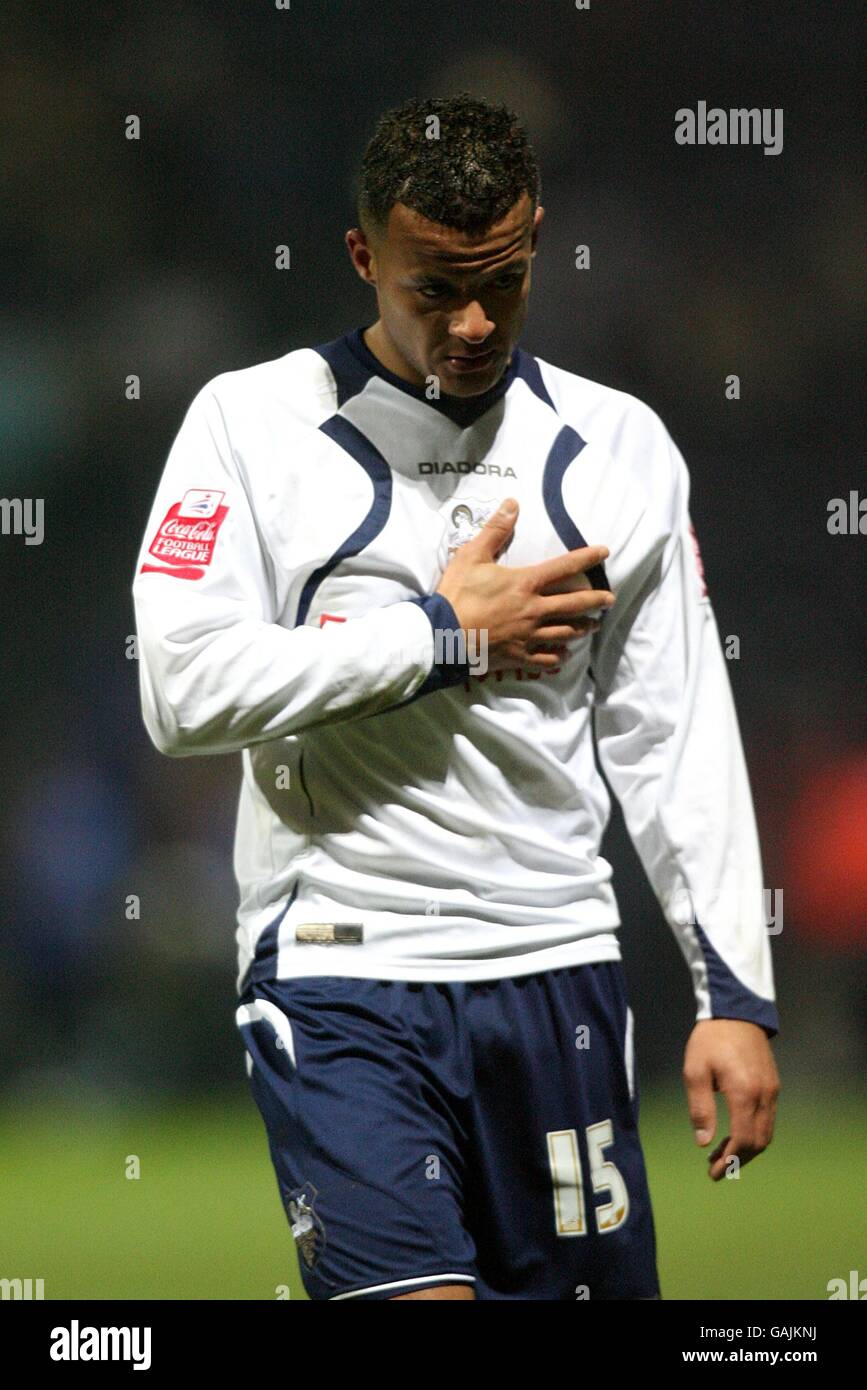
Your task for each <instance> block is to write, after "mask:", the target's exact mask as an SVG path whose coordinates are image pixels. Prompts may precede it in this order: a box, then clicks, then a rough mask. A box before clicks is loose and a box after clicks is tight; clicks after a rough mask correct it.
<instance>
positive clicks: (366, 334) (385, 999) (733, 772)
mask: <svg viewBox="0 0 867 1390" xmlns="http://www.w3.org/2000/svg"><path fill="white" fill-rule="evenodd" d="M542 215H543V214H542V208H541V207H540V206H539V180H538V173H537V169H536V165H535V162H534V159H533V155H532V151H531V150H530V148H529V146H528V144H527V140H526V137H525V135H524V132H523V131H522V129H521V128H520V126H519V125H518V123H517V121H516V120H515V118H514V116H513V115H512V114H511V113H510V112H508V111H507V110H505V109H503V108H492V107H490V106H488V105H487V104H485V103H483V102H480V101H475V100H473V99H471V98H469V97H466V96H462V97H458V98H454V99H449V100H437V101H429V102H411V103H409V104H408V105H406V106H404V107H403V108H401V109H400V110H398V111H394V112H391V113H388V114H386V115H385V116H384V117H383V118H382V119H381V121H380V122H379V125H378V127H377V130H376V132H375V134H374V137H373V139H372V141H371V143H370V145H369V146H368V149H367V151H366V153H365V156H364V161H363V165H362V171H361V181H360V225H359V226H358V227H357V228H355V229H353V230H352V231H350V232H349V233H348V234H347V237H346V242H347V246H348V249H349V254H350V256H351V258H352V262H353V265H354V266H355V269H356V270H357V272H358V273H359V275H360V276H361V277H362V279H364V280H365V281H366V282H367V283H369V284H370V285H372V286H373V287H374V289H375V291H376V295H377V302H378V307H379V316H378V318H377V320H376V322H375V323H373V324H372V325H371V326H370V327H369V328H367V329H366V330H364V331H362V330H356V331H355V332H351V333H349V334H347V335H346V336H345V337H343V338H339V339H337V340H336V341H334V342H331V343H327V344H325V345H323V346H320V347H318V348H315V349H312V348H302V349H299V350H297V351H294V352H290V353H288V354H287V355H286V356H285V357H282V358H280V359H278V360H277V361H274V362H266V363H263V364H261V365H258V366H254V367H251V368H247V369H245V370H242V371H237V372H230V373H226V374H224V375H222V376H219V377H217V378H216V379H215V380H214V381H212V382H211V383H210V384H209V385H208V386H207V387H205V389H204V390H203V391H201V392H200V394H199V395H198V396H197V397H196V399H195V400H194V402H193V404H192V406H191V408H190V411H189V413H188V415H187V417H186V420H185V421H184V424H183V426H182V428H181V431H180V433H179V435H178V437H177V440H176V442H175V444H174V447H173V449H172V452H171V455H170V457H169V460H168V464H167V467H166V470H165V474H164V477H163V480H162V483H161V485H160V488H159V491H158V493H157V498H156V502H155V505H154V510H153V514H152V517H151V521H150V525H149V527H148V532H147V536H146V538H145V542H144V546H143V549H142V554H141V557H140V563H139V570H138V574H137V577H136V580H135V584H134V595H135V601H136V609H137V617H138V632H139V636H140V639H141V654H142V660H141V668H140V669H141V682H142V700H143V708H144V718H145V722H146V725H147V728H148V730H149V732H150V735H151V737H152V738H153V740H154V742H155V744H156V745H157V747H158V748H160V749H161V750H162V751H163V752H166V753H169V754H173V755H179V756H183V755H186V754H195V753H221V752H239V751H240V752H241V753H242V757H243V781H242V789H241V800H240V806H239V813H238V829H237V839H236V849H235V868H236V873H237V877H238V880H239V884H240V891H241V905H240V912H239V930H238V945H239V951H240V976H239V981H238V991H239V994H240V998H241V1002H240V1006H239V1008H238V1012H237V1022H238V1026H239V1028H240V1030H241V1034H242V1036H243V1038H244V1042H245V1046H246V1049H247V1054H248V1059H247V1060H248V1071H249V1073H250V1080H251V1086H252V1089H253V1093H254V1095H255V1098H256V1101H257V1103H258V1105H259V1107H260V1109H261V1111H262V1114H263V1117H264V1120H265V1123H266V1126H267V1131H268V1138H269V1144H270V1149H271V1155H272V1158H273V1161H274V1165H275V1170H276V1173H277V1178H278V1183H279V1187H280V1191H281V1195H282V1198H283V1201H284V1204H285V1206H286V1210H287V1215H288V1217H289V1221H290V1224H291V1227H292V1230H293V1233H294V1235H295V1239H296V1241H297V1247H298V1253H299V1265H300V1269H301V1274H302V1277H303V1280H304V1283H305V1287H306V1289H307V1291H308V1293H309V1294H310V1296H311V1297H312V1298H314V1299H335V1300H336V1299H348V1298H362V1299H391V1298H440V1299H442V1298H455V1299H460V1298H473V1297H478V1298H483V1299H503V1298H506V1299H509V1298H512V1299H528V1298H532V1299H535V1298H543V1299H548V1298H550V1299H574V1298H575V1297H580V1298H583V1297H590V1298H603V1299H623V1298H655V1297H659V1286H658V1281H657V1274H656V1261H655V1246H654V1230H653V1219H652V1214H651V1209H650V1202H649V1195H648V1190H647V1182H646V1176H645V1170H644V1162H643V1157H642V1153H641V1146H640V1142H639V1137H638V1131H637V1105H638V1101H637V1092H636V1087H635V1081H634V1075H633V1047H632V1015H631V1011H630V1010H629V1008H628V1005H627V1000H626V995H625V990H624V980H623V972H622V966H621V963H620V955H619V950H618V944H617V936H616V929H617V927H618V925H619V917H618V912H617V905H616V901H615V898H614V894H613V892H612V888H611V884H610V878H611V868H610V866H609V865H608V863H606V861H605V860H604V859H602V858H601V857H600V855H599V846H600V842H601V838H602V833H603V830H604V828H605V824H606V820H607V816H608V811H609V800H608V795H607V791H606V787H605V783H604V782H603V780H602V778H601V776H600V774H599V772H598V771H597V768H596V765H595V760H594V743H595V747H596V751H597V754H598V759H599V762H600V764H601V768H602V770H603V771H604V773H605V775H606V777H607V779H608V782H609V783H610V785H611V787H612V788H613V790H614V792H615V794H616V795H617V796H618V798H619V800H620V802H621V804H622V807H623V811H624V815H625V818H626V823H627V826H628V828H629V831H630V834H631V836H632V838H633V840H634V842H635V845H636V848H637V850H638V853H639V855H640V856H641V859H642V862H643V864H644V867H645V870H646V872H647V874H648V876H649V878H650V881H651V883H652V885H653V887H654V889H655V891H656V893H657V895H658V897H659V900H660V903H661V904H662V907H663V909H664V911H665V913H666V916H667V918H668V921H669V923H670V925H671V926H672V928H673V929H674V930H675V932H676V934H677V937H678V940H679V942H680V945H681V947H682V949H683V952H684V954H685V956H686V959H687V962H688V964H689V968H690V971H691V973H692V979H693V984H694V988H695V993H696V999H697V1003H698V1013H697V1018H698V1021H697V1023H696V1025H695V1028H694V1031H693V1032H692V1034H691V1036H690V1038H689V1041H688V1044H687V1047H686V1057H685V1064H684V1076H685V1082H686V1087H687V1093H688V1100H689V1111H690V1116H691V1119H692V1123H693V1126H694V1130H695V1135H696V1139H697V1141H698V1143H699V1144H701V1145H703V1146H706V1145H708V1144H709V1143H710V1142H711V1139H712V1137H713V1134H714V1131H715V1128H716V1117H715V1101H714V1095H713V1092H714V1090H715V1089H717V1090H720V1091H721V1092H722V1093H723V1094H724V1095H725V1097H726V1100H727V1102H728V1107H729V1112H730V1121H731V1124H730V1134H729V1135H728V1136H726V1137H725V1138H724V1139H723V1140H722V1142H721V1143H719V1144H718V1145H717V1146H716V1148H715V1149H714V1150H713V1152H712V1153H711V1155H710V1160H709V1171H710V1175H711V1177H712V1178H713V1179H715V1180H719V1179H720V1178H722V1177H723V1176H724V1175H725V1174H726V1173H727V1172H731V1171H732V1165H733V1164H736V1163H745V1162H748V1161H749V1160H750V1159H751V1158H752V1157H753V1156H754V1155H756V1154H757V1153H759V1152H761V1150H762V1149H764V1148H765V1147H766V1145H767V1144H768V1143H769V1142H770V1139H771V1135H772V1130H773V1115H774V1105H775V1100H776V1096H777V1091H778V1081H777V1075H776V1069H775V1066H774V1061H773V1057H772V1055H771V1051H770V1047H769V1043H768V1039H769V1037H771V1036H773V1035H774V1033H775V1032H776V1030H777V1018H776V1011H775V1007H774V1003H773V983H772V975H771V963H770V956H769V949H768V941H767V934H766V931H765V927H764V921H763V915H762V901H761V899H762V876H761V864H760V857H759V849H758V844H757V837H756V829H755V823H754V818H753V809H752V804H751V798H750V791H749V784H748V779H747V773H746V770H745V766H744V759H743V753H742V749H741V744H740V739H739V734H738V727H737V721H736V716H735V712H734V708H733V703H732V698H731V691H730V688H729V684H728V678H727V673H726V669H725V663H724V659H723V656H722V652H721V650H720V643H719V637H718V633H717V629H716V624H715V620H714V617H713V613H712V610H711V607H710V603H709V600H708V598H707V595H706V591H705V587H704V583H703V579H702V575H701V564H700V558H699V555H698V549H697V543H696V542H695V540H694V533H693V532H692V527H691V521H690V517H689V511H688V491H689V479H688V474H687V470H686V466H685V464H684V462H683V459H682V458H681V456H680V454H679V453H678V450H677V449H676V447H675V446H674V444H673V443H672V441H671V439H670V437H669V435H668V433H667V432H666V430H665V428H664V426H663V425H662V423H661V421H660V420H659V419H658V417H657V416H656V415H655V414H654V413H653V412H652V411H651V410H649V409H648V408H647V407H646V406H645V405H643V404H641V403H640V402H639V401H637V400H635V399H634V398H633V397H631V396H628V395H624V394H623V393H621V392H618V391H614V390H611V389H609V388H607V387H604V386H600V385H597V384H595V383H593V382H591V381H587V380H585V379H584V378H582V377H578V376H575V375H573V374H572V373H569V372H565V371H562V370H560V369H558V368H556V367H553V366H551V365H549V364H547V363H544V362H540V361H538V360H537V359H535V358H533V357H531V356H529V355H528V354H526V353H525V352H523V351H522V350H520V349H519V348H518V347H517V341H518V338H519V335H520V332H521V328H522V326H523V323H524V318H525V314H526V309H527V297H528V293H529V289H530V270H531V262H532V259H533V256H534V255H535V250H536V243H537V237H538V232H539V226H540V223H541V221H542ZM510 503H511V504H512V505H511V510H510ZM588 540H589V541H591V542H593V544H590V545H588V544H587V541H588ZM612 605H613V606H612Z"/></svg>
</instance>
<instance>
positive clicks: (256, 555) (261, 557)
mask: <svg viewBox="0 0 867 1390" xmlns="http://www.w3.org/2000/svg"><path fill="white" fill-rule="evenodd" d="M191 488H195V492H196V493H197V494H205V493H209V492H210V493H211V494H214V495H217V494H223V495H222V497H221V498H220V507H221V509H222V508H223V507H224V508H225V509H226V510H225V512H224V513H222V511H221V512H219V513H217V514H216V515H211V516H208V515H207V513H208V512H209V511H212V508H213V500H212V501H211V502H210V503H208V502H207V500H205V502H204V514H203V516H202V518H201V519H197V518H196V517H195V515H193V516H186V517H178V518H177V519H174V518H173V519H172V520H171V521H170V522H169V525H168V527H167V528H166V527H165V525H164V522H165V520H166V519H167V517H168V514H169V512H170V510H171V509H173V508H174V507H175V504H178V503H180V502H181V501H182V499H183V498H184V497H185V495H186V494H187V493H188V492H189V491H190V489H191ZM193 500H194V501H199V500H201V499H200V498H198V497H194V499H193ZM191 526H192V527H194V528H196V529H197V530H198V532H199V533H200V534H202V535H203V536H204V539H203V540H202V543H201V545H200V546H196V545H195V543H194V542H190V541H189V539H188V538H187V537H188V536H189V530H188V528H189V527H191ZM160 532H163V533H164V534H163V536H162V539H161V540H159V541H158V542H157V552H158V553H156V554H154V553H153V551H152V545H153V543H154V542H155V540H156V538H157V536H158V533H160ZM209 532H213V536H212V539H210V540H209V539H208V535H209ZM185 533H186V535H185ZM193 536H195V531H194V532H193ZM185 552H186V553H185ZM133 599H134V603H135V612H136V628H137V634H138V639H139V658H140V662H139V673H140V686H141V699H142V711H143V716H144V722H145V726H146V728H147V731H148V733H149V734H150V737H151V739H152V740H153V742H154V744H155V745H156V747H157V748H158V749H159V750H160V752H162V753H167V754H169V755H171V756H174V757H184V756H187V755H190V754H195V753H231V752H237V751H239V750H240V749H242V748H245V747H247V746H248V745H250V744H254V743H260V742H265V741H267V740H270V739H275V738H280V737H285V736H287V735H291V734H299V733H302V732H304V731H305V730H307V729H313V728H316V727H317V726H319V725H324V724H330V723H335V722H337V721H340V720H347V719H355V718H362V717H364V716H367V715H371V714H376V713H379V712H381V711H383V710H387V709H389V708H391V707H393V706H395V705H398V704H401V703H402V702H404V701H405V700H407V699H410V698H412V697H414V696H416V695H424V694H426V693H428V692H429V691H432V690H437V689H440V688H442V687H443V686H445V685H451V684H458V683H459V682H461V681H463V680H464V679H465V676H466V670H467V668H466V666H465V665H459V664H457V663H455V664H451V665H446V664H444V663H443V664H440V665H437V664H435V663H434V655H435V653H434V629H435V628H439V629H449V628H454V629H456V628H457V619H456V616H455V614H454V612H453V610H452V608H451V605H450V604H449V603H448V601H447V600H446V599H445V598H443V597H442V596H441V595H429V596H427V597H425V598H419V599H411V600H407V601H403V602H399V603H394V604H390V605H388V606H387V607H384V608H379V609H374V610H373V611H372V612H369V613H366V614H364V615H363V616H361V617H358V618H353V619H352V620H350V621H347V622H344V623H327V624H326V625H325V626H324V627H322V628H315V627H312V626H311V627H306V626H300V627H296V628H293V629H287V628H284V627H281V626H280V625H279V624H278V623H276V622H275V621H274V620H273V611H272V610H273V605H274V599H273V582H272V578H271V561H270V557H269V555H268V552H267V547H266V546H265V544H264V542H263V539H262V536H261V534H260V531H259V529H258V526H257V524H256V518H255V516H254V514H253V511H252V509H251V506H250V501H249V498H248V495H247V491H246V488H245V486H244V480H243V477H242V474H241V470H240V469H239V467H238V466H237V463H236V460H235V458H234V456H233V452H232V448H231V445H230V442H229V440H228V437H227V434H226V429H225V425H224V422H223V418H222V414H221V411H220V407H219V404H218V402H217V400H216V399H215V397H214V396H213V393H212V392H211V391H209V389H208V388H205V390H204V391H202V392H200V393H199V395H198V396H197V397H196V399H195V400H194V401H193V403H192V405H191V407H190V409H189V411H188V413H187V416H186V419H185V420H184V423H183V425H182V426H181V429H180V431H179V433H178V436H177V438H176V439H175V442H174V445H173V446H172V450H171V452H170V454H169V458H168V462H167V464H166V468H165V471H164V474H163V478H162V481H161V483H160V486H159V490H158V492H157V497H156V501H155V503H154V507H153V511H152V513H151V517H150V520H149V523H148V530H147V534H146V537H145V540H144V543H143V545H142V548H141V552H140V555H139V559H138V563H137V566H136V577H135V580H134V583H133ZM444 650H445V651H446V652H448V651H449V650H450V646H449V644H448V643H445V644H444Z"/></svg>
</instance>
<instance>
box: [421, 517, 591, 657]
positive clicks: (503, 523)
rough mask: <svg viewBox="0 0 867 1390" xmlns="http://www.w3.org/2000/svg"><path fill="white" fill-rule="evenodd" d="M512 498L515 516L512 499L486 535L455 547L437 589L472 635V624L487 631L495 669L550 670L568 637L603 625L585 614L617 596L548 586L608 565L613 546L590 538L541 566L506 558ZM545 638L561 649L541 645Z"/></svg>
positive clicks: (486, 529) (512, 520) (488, 524)
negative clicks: (504, 561) (500, 558)
mask: <svg viewBox="0 0 867 1390" xmlns="http://www.w3.org/2000/svg"><path fill="white" fill-rule="evenodd" d="M509 501H511V502H513V503H514V506H515V511H514V513H513V514H512V515H511V516H510V515H509V514H508V513H507V512H506V511H505V510H504V506H505V503H504V504H503V507H501V508H500V510H499V511H498V512H496V513H495V514H494V515H493V516H492V517H491V518H490V520H489V521H488V522H486V524H485V525H484V526H483V527H482V529H481V531H480V532H479V534H478V535H477V536H474V537H473V539H472V540H471V541H466V542H465V543H464V544H463V545H462V546H461V547H460V548H459V549H458V550H457V551H456V552H455V554H454V556H453V557H452V559H451V561H450V562H449V564H448V566H447V568H446V570H445V572H444V573H443V577H442V579H441V581H440V583H439V585H438V587H437V591H436V592H437V593H438V594H442V596H443V598H446V599H448V601H449V603H450V604H451V605H452V608H453V609H454V610H455V613H456V614H457V618H458V622H459V623H460V625H461V627H462V628H463V630H464V634H465V635H466V633H467V632H468V630H476V631H483V630H485V629H486V630H487V634H488V665H489V667H490V668H491V669H496V668H500V669H503V670H515V669H518V668H520V667H522V666H531V667H536V668H538V669H540V670H544V669H550V668H551V667H556V666H559V664H560V662H561V661H562V659H563V653H564V652H565V650H566V643H567V642H570V641H574V640H575V639H576V638H579V637H584V636H586V634H587V633H588V632H592V631H594V630H595V629H596V628H598V626H599V624H598V622H596V621H595V620H593V619H591V618H588V617H586V616H585V615H586V614H587V613H588V612H590V611H591V610H592V609H595V608H610V607H611V605H612V603H613V602H614V595H613V594H612V593H611V592H610V590H608V589H589V588H580V589H574V590H567V592H565V593H562V592H561V593H552V594H547V593H546V592H545V591H546V589H548V588H549V587H551V586H552V585H560V586H563V585H564V584H567V583H568V582H569V581H570V580H574V578H575V576H576V575H579V574H583V573H584V571H585V570H588V569H592V568H593V566H594V565H598V564H601V562H602V561H603V560H604V559H605V558H606V557H607V555H608V553H609V552H608V550H607V548H606V547H605V546H604V545H588V546H584V547H583V548H582V549H581V550H567V551H566V552H565V553H564V554H563V555H558V556H557V557H556V559H554V560H543V561H542V562H541V564H538V565H528V566H525V567H523V568H518V567H516V566H509V565H498V564H497V563H496V557H497V555H498V554H499V553H500V551H501V550H502V548H503V546H504V545H505V544H506V543H507V542H508V540H509V539H510V537H511V535H512V532H513V530H514V527H515V522H516V521H517V519H518V504H517V502H515V501H514V498H507V499H506V502H509ZM540 644H542V645H549V646H555V647H556V648H557V650H555V651H553V652H546V651H536V650H535V648H536V646H538V645H540Z"/></svg>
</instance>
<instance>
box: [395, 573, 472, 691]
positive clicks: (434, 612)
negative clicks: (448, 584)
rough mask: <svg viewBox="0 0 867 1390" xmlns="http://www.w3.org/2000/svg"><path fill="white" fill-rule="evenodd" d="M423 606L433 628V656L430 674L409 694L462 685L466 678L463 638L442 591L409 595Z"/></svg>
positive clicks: (455, 616)
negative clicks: (418, 596)
mask: <svg viewBox="0 0 867 1390" xmlns="http://www.w3.org/2000/svg"><path fill="white" fill-rule="evenodd" d="M409 602H410V603H417V604H418V606H419V608H422V609H424V611H425V613H426V614H427V616H428V619H429V621H430V625H431V628H432V629H433V637H434V660H433V666H432V667H431V670H430V674H429V676H428V677H427V679H426V680H425V682H424V685H422V686H421V687H420V688H419V689H418V690H417V691H416V693H415V695H414V696H413V699H417V698H418V697H419V696H420V695H429V694H430V693H431V692H432V691H434V690H444V689H445V688H446V687H447V686H450V685H462V684H463V682H464V681H465V680H468V679H469V675H470V665H469V660H468V654H467V644H466V638H465V637H464V633H463V630H462V628H461V625H460V623H459V622H458V615H457V613H456V612H455V610H454V609H453V608H452V606H451V604H450V603H449V601H448V599H447V598H443V596H442V594H426V595H425V597H424V598H413V599H410V600H409Z"/></svg>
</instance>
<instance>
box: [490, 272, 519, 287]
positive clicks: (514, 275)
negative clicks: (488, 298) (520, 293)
mask: <svg viewBox="0 0 867 1390" xmlns="http://www.w3.org/2000/svg"><path fill="white" fill-rule="evenodd" d="M523 278H524V272H523V271H520V272H515V271H512V272H511V273H510V274H508V275H498V276H497V278H496V280H495V281H494V287H495V289H498V290H512V289H514V288H515V287H516V286H517V285H519V284H520V282H521V281H522V280H523Z"/></svg>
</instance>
